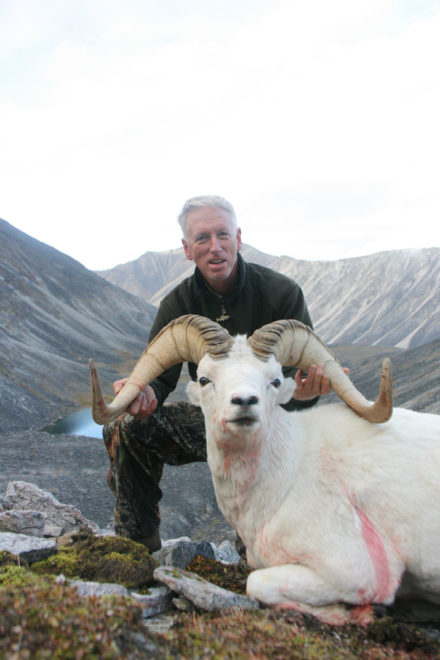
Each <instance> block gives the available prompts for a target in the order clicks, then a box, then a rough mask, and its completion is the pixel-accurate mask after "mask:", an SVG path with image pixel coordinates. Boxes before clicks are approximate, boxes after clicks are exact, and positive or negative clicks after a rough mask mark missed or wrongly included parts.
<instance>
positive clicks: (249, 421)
mask: <svg viewBox="0 0 440 660" xmlns="http://www.w3.org/2000/svg"><path fill="white" fill-rule="evenodd" d="M257 422H258V418H257V417H254V416H253V415H241V417H235V419H229V420H228V423H229V424H236V425H237V426H253V425H254V424H256V423H257Z"/></svg>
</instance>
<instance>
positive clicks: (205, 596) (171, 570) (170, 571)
mask: <svg viewBox="0 0 440 660" xmlns="http://www.w3.org/2000/svg"><path fill="white" fill-rule="evenodd" d="M153 577H154V579H155V580H157V581H158V582H163V583H164V584H166V585H167V586H168V587H169V588H170V589H171V590H172V591H175V592H176V593H178V594H181V595H183V596H185V598H187V599H188V600H190V601H191V602H192V603H194V605H196V606H197V607H200V608H201V609H203V610H206V611H208V612H217V611H220V610H235V609H258V607H259V603H258V601H257V600H255V599H254V598H248V597H247V596H241V595H240V594H236V593H233V592H232V591H228V590H227V589H222V588H221V587H217V586H216V585H215V584H211V583H210V582H207V581H206V580H204V579H203V578H201V577H199V576H196V575H194V573H190V572H189V571H183V570H181V569H178V568H175V567H169V566H159V568H156V570H155V571H154V574H153Z"/></svg>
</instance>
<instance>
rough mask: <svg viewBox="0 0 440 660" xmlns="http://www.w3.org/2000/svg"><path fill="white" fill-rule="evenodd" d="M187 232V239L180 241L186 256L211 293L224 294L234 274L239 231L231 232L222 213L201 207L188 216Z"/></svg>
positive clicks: (229, 287) (230, 227) (229, 221)
mask: <svg viewBox="0 0 440 660" xmlns="http://www.w3.org/2000/svg"><path fill="white" fill-rule="evenodd" d="M187 231H188V236H187V239H186V240H185V239H182V244H183V247H184V250H185V254H186V257H187V258H188V259H190V260H192V261H194V263H195V264H196V266H197V267H198V268H199V270H200V272H201V273H202V275H203V277H204V278H205V280H206V281H207V282H208V284H209V286H210V287H211V288H212V289H214V291H217V292H218V293H223V294H224V293H228V292H229V291H230V290H231V289H232V288H233V286H234V284H235V279H236V275H237V252H238V251H239V250H240V248H241V230H240V229H236V230H234V228H233V224H232V220H231V218H230V217H229V214H228V213H227V212H226V211H223V210H222V209H214V208H210V207H208V206H201V207H200V208H198V209H195V210H194V211H190V213H188V216H187Z"/></svg>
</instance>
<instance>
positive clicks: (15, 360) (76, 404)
mask: <svg viewBox="0 0 440 660" xmlns="http://www.w3.org/2000/svg"><path fill="white" fill-rule="evenodd" d="M0 299H1V306H0V419H1V422H2V425H1V426H2V428H3V429H5V428H7V430H9V431H12V430H20V429H26V428H29V426H30V425H31V426H33V428H38V427H39V425H41V426H43V425H44V424H47V423H48V422H50V421H54V420H56V419H58V418H59V417H61V416H63V415H64V414H66V413H67V412H72V411H73V410H75V409H79V408H81V407H83V406H84V405H86V403H87V402H88V401H89V384H88V378H89V376H88V366H87V360H88V358H89V357H93V358H94V359H95V361H96V362H97V364H98V366H99V367H100V374H101V376H102V379H103V382H104V385H105V386H106V389H107V391H108V390H109V389H110V382H111V381H112V380H114V378H115V377H116V375H117V374H118V373H120V374H124V375H125V374H126V373H127V370H128V369H129V366H131V365H132V364H133V362H134V359H135V358H136V357H137V356H138V355H139V354H140V353H141V351H142V350H143V348H144V346H145V340H146V337H147V335H148V331H149V328H150V326H151V322H152V319H153V316H154V313H155V310H154V308H153V307H152V306H151V305H149V304H148V303H144V302H143V301H142V300H140V299H139V298H136V297H134V296H133V295H131V294H129V293H127V292H126V291H123V290H122V289H119V288H118V287H115V286H113V285H111V284H109V283H108V282H106V281H105V280H103V279H102V278H101V277H98V276H97V275H95V274H94V273H92V272H90V271H89V270H87V269H86V268H84V266H82V265H81V264H80V263H78V262H77V261H75V260H74V259H71V258H70V257H68V256H66V255H64V254H62V253H61V252H58V251H57V250H55V249H54V248H52V247H49V246H48V245H45V244H44V243H40V242H39V241H37V240H35V239H33V238H31V237H30V236H28V235H26V234H24V233H22V232H20V231H18V230H17V229H15V228H14V227H12V226H11V225H10V224H8V223H7V222H5V221H4V220H1V219H0Z"/></svg>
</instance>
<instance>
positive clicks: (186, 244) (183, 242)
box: [182, 238, 192, 261]
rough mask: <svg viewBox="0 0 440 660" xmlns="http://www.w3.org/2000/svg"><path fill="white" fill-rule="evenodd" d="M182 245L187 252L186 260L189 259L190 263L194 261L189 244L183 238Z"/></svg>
mask: <svg viewBox="0 0 440 660" xmlns="http://www.w3.org/2000/svg"><path fill="white" fill-rule="evenodd" d="M182 245H183V249H184V250H185V256H186V258H187V259H189V260H190V261H192V254H191V249H190V247H189V245H188V243H187V242H186V241H185V239H184V238H182Z"/></svg>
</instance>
